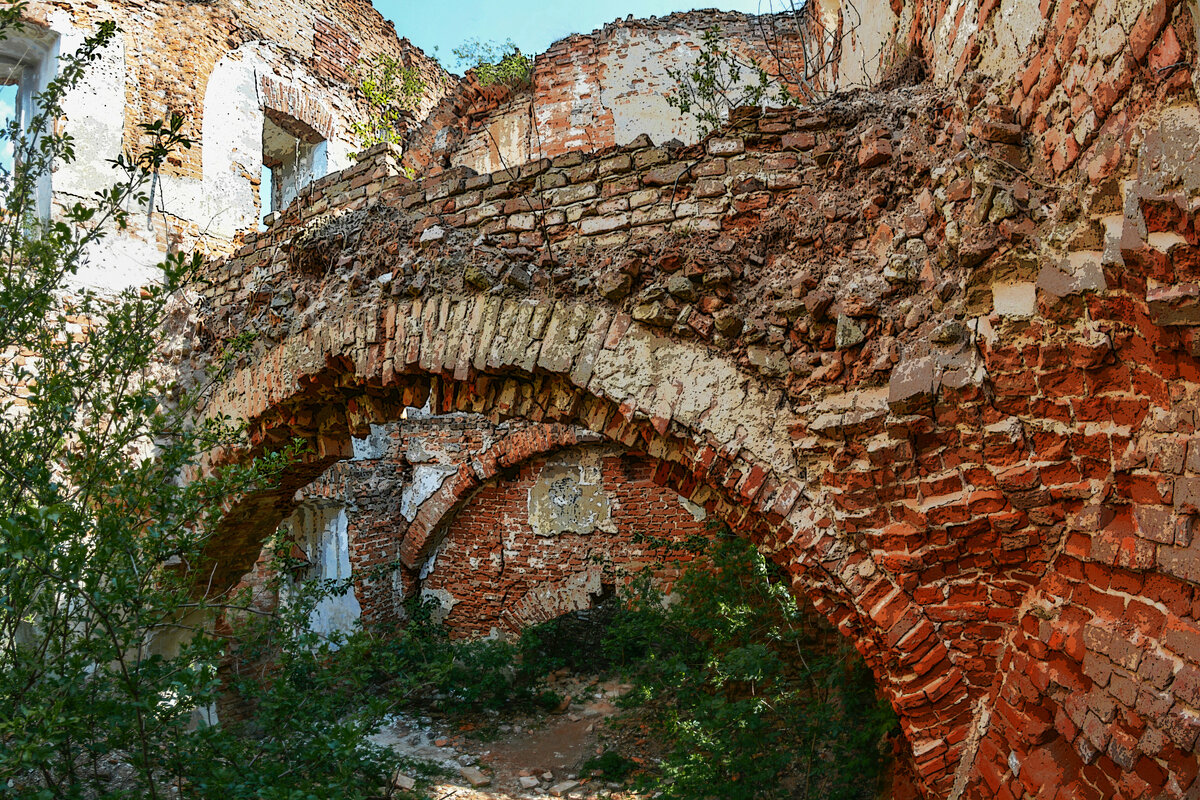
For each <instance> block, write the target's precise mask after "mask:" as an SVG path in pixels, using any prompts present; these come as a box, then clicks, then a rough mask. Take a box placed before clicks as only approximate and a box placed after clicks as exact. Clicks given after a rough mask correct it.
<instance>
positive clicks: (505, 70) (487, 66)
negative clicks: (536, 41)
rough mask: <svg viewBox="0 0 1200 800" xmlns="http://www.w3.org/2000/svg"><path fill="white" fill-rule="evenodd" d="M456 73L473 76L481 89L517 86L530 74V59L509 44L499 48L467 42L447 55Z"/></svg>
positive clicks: (492, 43)
mask: <svg viewBox="0 0 1200 800" xmlns="http://www.w3.org/2000/svg"><path fill="white" fill-rule="evenodd" d="M451 52H452V53H453V54H454V57H455V58H457V59H458V66H459V68H460V69H466V70H468V71H473V72H474V73H475V79H476V80H478V81H479V84H480V85H481V86H495V85H497V84H503V85H506V86H520V85H522V84H525V83H527V82H528V81H529V79H530V76H531V75H532V74H533V59H532V58H531V57H529V56H527V55H525V54H524V53H522V52H521V50H520V48H518V47H517V46H516V45H515V44H514V43H513V41H512V39H509V40H507V41H506V42H504V43H503V44H501V43H498V42H483V41H480V40H479V39H470V40H468V41H466V42H463V43H462V44H461V45H459V46H458V47H456V48H454V50H452V51H451Z"/></svg>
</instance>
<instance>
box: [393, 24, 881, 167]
mask: <svg viewBox="0 0 1200 800" xmlns="http://www.w3.org/2000/svg"><path fill="white" fill-rule="evenodd" d="M766 5H770V4H766ZM777 5H778V8H779V9H782V8H784V7H785V4H783V3H780V4H777ZM886 16H887V17H890V11H889V12H888V14H887V15H886ZM881 22H883V23H884V24H882V25H880V23H881ZM713 29H716V30H718V31H720V39H721V42H722V46H723V47H724V48H727V49H728V51H729V52H730V53H731V54H733V55H734V56H735V57H736V58H737V59H738V60H740V61H741V63H742V64H744V65H745V66H746V69H745V72H744V74H743V77H742V85H741V86H740V87H738V88H736V89H735V91H734V94H736V93H737V92H741V91H744V88H745V86H746V85H752V84H753V83H755V82H757V76H756V75H754V74H752V73H753V66H752V65H754V64H758V65H762V66H763V67H766V68H768V69H769V70H770V71H771V72H772V74H773V75H774V74H778V72H779V69H778V64H779V62H780V60H782V61H783V62H785V63H787V64H789V65H794V64H795V63H797V62H799V61H802V60H803V54H804V53H805V52H810V53H812V54H813V55H814V56H819V57H820V58H823V59H827V60H828V62H829V66H828V68H827V69H825V70H822V71H819V73H818V75H817V78H816V83H817V85H818V86H819V87H820V88H821V89H822V90H823V91H830V90H833V89H839V88H841V89H847V88H851V87H855V86H861V85H864V84H865V83H867V82H868V81H870V80H872V79H873V78H874V77H876V76H878V74H879V73H880V71H881V70H882V68H883V66H884V62H883V59H884V48H885V45H886V44H887V39H886V38H885V33H886V35H889V36H890V33H891V25H890V22H887V21H885V20H880V19H877V18H870V19H867V20H866V21H865V24H864V20H863V19H860V18H858V17H855V21H854V22H850V21H843V20H841V18H840V15H839V13H838V12H837V10H834V12H833V13H832V14H828V13H819V14H813V15H810V14H807V13H801V14H799V15H793V14H791V13H786V14H785V13H780V14H767V15H763V16H755V15H750V14H741V13H737V12H720V11H716V10H714V9H709V10H706V11H690V12H684V13H678V14H671V15H669V16H665V17H651V18H649V19H636V20H635V19H633V18H632V16H631V17H630V18H628V19H625V20H618V21H616V22H613V23H611V24H609V25H605V26H604V27H603V28H601V29H599V30H595V31H592V33H590V34H574V35H572V36H568V37H566V38H565V39H561V40H559V41H557V42H555V43H554V44H552V45H551V46H550V48H549V49H548V50H547V51H546V52H544V53H540V54H538V55H537V57H536V58H534V60H533V67H532V71H531V73H530V75H529V78H528V80H527V81H526V82H523V83H519V84H516V85H508V84H498V85H492V86H482V85H480V83H479V81H478V80H477V78H476V77H475V75H474V74H472V73H468V74H467V76H466V77H465V79H464V80H463V81H462V82H461V83H460V84H459V85H458V86H456V87H455V88H454V90H453V91H452V92H451V93H450V94H448V95H447V96H446V97H445V98H444V99H443V100H442V102H441V103H440V104H439V105H438V106H437V107H436V108H434V109H433V111H432V113H431V114H430V115H429V117H428V118H427V119H426V120H425V122H424V124H423V125H421V126H420V127H419V128H417V129H415V130H414V131H413V132H412V133H411V134H410V136H409V137H408V140H407V141H406V145H405V149H406V151H407V153H406V158H405V163H406V164H407V165H408V166H410V167H412V168H413V169H415V170H416V171H417V173H418V174H421V175H429V176H434V175H437V174H439V173H440V172H441V171H442V170H444V169H449V168H453V167H468V168H470V169H472V170H474V171H476V172H478V173H481V174H487V173H491V172H496V171H497V170H501V169H507V168H509V167H519V166H520V165H522V164H525V163H527V162H530V161H534V160H536V159H539V158H554V157H556V156H559V155H562V154H563V153H567V152H593V151H596V150H603V149H605V148H608V147H612V146H614V145H627V144H629V143H630V142H632V141H633V140H634V139H636V138H638V137H639V136H650V137H651V139H653V140H654V141H656V142H664V141H667V140H670V139H679V140H680V141H682V142H684V143H687V144H691V143H693V142H695V141H696V140H697V139H698V138H699V133H700V124H699V123H698V122H697V121H696V119H694V118H693V117H692V116H689V115H685V114H681V113H680V111H679V110H678V109H677V108H675V107H673V106H672V105H671V104H670V103H669V102H668V95H669V94H671V93H672V92H673V91H674V90H675V89H676V88H677V86H678V76H679V75H680V74H687V73H690V72H691V71H692V70H694V69H695V68H696V66H697V62H698V60H699V56H700V52H701V49H702V46H703V45H702V41H703V37H704V34H705V33H706V32H707V31H710V30H713ZM801 31H803V35H804V36H805V37H806V38H804V40H803V41H801V38H802V34H801ZM843 40H844V41H843ZM805 48H807V50H806V49H805ZM784 74H785V75H786V76H790V75H791V72H789V71H788V70H787V69H784ZM784 85H788V88H790V89H791V90H793V91H795V92H798V93H800V94H802V95H803V94H805V93H807V92H809V91H810V89H809V87H800V86H798V85H796V84H794V83H793V84H788V83H787V81H779V80H776V81H774V82H773V88H772V90H771V96H774V94H775V93H776V92H777V91H778V89H779V88H781V87H783V86H784Z"/></svg>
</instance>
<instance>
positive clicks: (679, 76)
mask: <svg viewBox="0 0 1200 800" xmlns="http://www.w3.org/2000/svg"><path fill="white" fill-rule="evenodd" d="M667 75H668V76H669V77H670V78H671V79H672V80H673V81H675V89H674V90H672V91H671V92H670V93H668V94H667V103H668V104H670V106H671V107H672V108H676V109H678V110H679V113H680V114H684V115H690V116H691V117H692V118H693V119H694V120H695V121H696V122H697V124H699V126H700V133H701V135H702V136H703V135H707V134H708V133H710V132H711V131H713V130H715V129H717V128H719V127H720V126H721V125H723V124H724V123H725V120H726V119H728V118H729V113H730V112H731V111H732V110H733V109H735V108H738V107H740V106H758V105H762V104H763V103H765V102H767V101H769V100H774V101H776V102H777V103H779V104H781V105H782V104H786V103H788V102H790V96H789V95H788V94H787V90H786V89H785V88H783V87H781V86H779V85H778V84H777V83H776V82H774V81H773V80H772V79H771V76H770V75H769V74H768V73H767V70H766V68H765V67H763V66H761V65H760V64H759V63H758V62H757V61H755V60H753V59H748V58H742V57H739V56H738V55H736V54H735V53H734V52H733V50H731V49H730V48H729V46H728V44H726V42H725V39H724V36H723V34H722V32H721V28H720V26H717V25H714V26H713V27H711V28H709V29H708V30H706V31H705V32H704V35H703V36H702V37H701V41H700V52H699V55H698V56H697V57H696V62H695V64H694V65H692V67H691V68H690V69H683V70H673V69H668V70H667Z"/></svg>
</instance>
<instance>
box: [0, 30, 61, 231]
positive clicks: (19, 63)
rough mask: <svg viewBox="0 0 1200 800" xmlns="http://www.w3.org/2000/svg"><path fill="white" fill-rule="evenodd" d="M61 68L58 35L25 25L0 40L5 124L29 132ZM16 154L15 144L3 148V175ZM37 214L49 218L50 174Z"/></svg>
mask: <svg viewBox="0 0 1200 800" xmlns="http://www.w3.org/2000/svg"><path fill="white" fill-rule="evenodd" d="M57 69H58V35H57V34H55V33H54V32H53V31H47V30H42V29H40V28H37V27H35V26H32V25H25V26H23V27H22V28H20V29H19V30H18V31H17V32H15V33H13V34H10V35H9V37H8V38H7V39H4V40H0V115H2V116H3V118H4V122H5V123H7V122H9V121H10V120H14V119H15V120H16V121H17V123H18V126H19V128H20V131H21V132H22V133H28V131H29V126H30V124H31V122H32V119H33V116H34V115H35V114H36V113H37V99H36V98H37V95H38V94H39V93H40V92H42V91H44V90H45V88H46V86H47V85H48V84H49V83H50V80H51V78H53V77H54V75H55V73H56V72H57ZM14 158H15V153H14V148H13V142H11V141H8V140H5V141H4V142H3V143H2V146H0V168H3V172H2V174H3V175H4V176H5V178H6V179H7V177H8V176H9V175H11V173H12V170H13V167H14V166H15V163H14ZM36 192H37V195H36V197H37V206H38V214H39V216H40V217H41V218H42V219H49V218H50V174H49V172H48V171H47V172H46V173H45V174H43V175H41V176H39V178H38V183H37V190H36Z"/></svg>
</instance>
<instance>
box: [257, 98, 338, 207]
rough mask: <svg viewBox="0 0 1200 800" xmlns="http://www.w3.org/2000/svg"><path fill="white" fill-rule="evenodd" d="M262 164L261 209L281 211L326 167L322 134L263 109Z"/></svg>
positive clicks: (281, 114) (302, 123)
mask: <svg viewBox="0 0 1200 800" xmlns="http://www.w3.org/2000/svg"><path fill="white" fill-rule="evenodd" d="M262 164H263V169H262V183H261V184H260V188H259V198H260V204H261V207H262V212H263V214H264V215H266V214H271V213H274V212H276V211H283V210H284V209H285V208H287V207H288V204H289V203H291V202H292V200H294V199H296V197H297V196H299V194H300V192H301V191H303V190H304V188H305V187H306V186H308V185H309V184H310V183H312V182H313V181H315V180H316V179H317V178H320V177H321V176H322V175H324V174H325V172H326V170H327V169H328V159H327V156H326V143H325V138H324V137H323V136H322V135H321V134H320V133H318V132H317V131H316V130H315V129H314V128H313V127H312V126H310V125H308V124H307V123H304V122H301V121H300V120H298V119H296V118H295V117H293V116H291V115H289V114H285V113H284V112H282V111H278V110H276V109H272V108H267V109H264V110H263V135H262Z"/></svg>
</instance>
